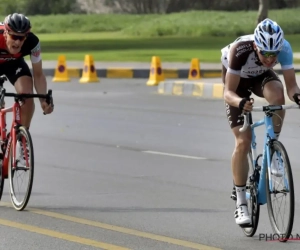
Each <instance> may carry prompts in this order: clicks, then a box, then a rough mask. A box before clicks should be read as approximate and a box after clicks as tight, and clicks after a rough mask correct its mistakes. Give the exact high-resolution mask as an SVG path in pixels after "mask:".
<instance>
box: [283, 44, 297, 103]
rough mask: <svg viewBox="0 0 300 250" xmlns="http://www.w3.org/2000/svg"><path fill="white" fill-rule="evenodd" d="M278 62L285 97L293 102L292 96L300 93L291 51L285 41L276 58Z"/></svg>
mask: <svg viewBox="0 0 300 250" xmlns="http://www.w3.org/2000/svg"><path fill="white" fill-rule="evenodd" d="M278 61H279V62H280V64H281V69H282V74H283V78H284V82H285V86H286V91H287V95H288V97H289V98H290V100H292V101H294V98H293V95H294V94H295V93H300V89H299V87H298V85H297V81H296V76H295V70H294V65H293V50H292V47H291V45H290V44H289V42H288V41H286V40H285V41H284V44H283V48H282V51H281V52H280V54H279V56H278Z"/></svg>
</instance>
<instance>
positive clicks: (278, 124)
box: [253, 70, 285, 177]
mask: <svg viewBox="0 0 300 250" xmlns="http://www.w3.org/2000/svg"><path fill="white" fill-rule="evenodd" d="M258 80H259V81H260V83H261V84H260V85H261V87H259V86H258V85H257V84H256V88H255V89H253V92H254V93H255V94H257V95H259V96H261V97H264V98H265V99H266V100H267V101H268V103H269V104H271V105H282V104H284V103H285V99H284V88H283V85H282V83H281V80H280V79H279V77H278V75H277V74H276V73H275V72H274V71H273V70H268V71H266V72H265V73H264V74H262V75H261V76H259V77H258ZM276 114H277V115H274V116H273V117H272V120H273V124H274V132H275V134H276V137H277V139H278V138H279V134H280V131H281V128H282V125H283V120H284V116H285V110H280V111H276ZM278 116H280V117H278ZM271 173H272V174H273V175H275V176H277V177H281V176H282V175H283V168H282V165H281V164H278V159H277V158H276V157H274V158H273V159H272V164H271Z"/></svg>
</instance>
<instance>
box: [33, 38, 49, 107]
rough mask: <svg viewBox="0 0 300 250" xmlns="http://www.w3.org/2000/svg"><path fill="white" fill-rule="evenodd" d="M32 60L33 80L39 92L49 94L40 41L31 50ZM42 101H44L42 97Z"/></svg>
mask: <svg viewBox="0 0 300 250" xmlns="http://www.w3.org/2000/svg"><path fill="white" fill-rule="evenodd" d="M30 60H31V63H32V71H33V80H34V81H33V82H34V88H35V90H36V92H37V94H47V81H46V77H45V75H44V72H43V65H42V57H41V46H40V43H39V41H38V43H37V45H36V46H35V47H34V48H33V49H32V50H31V54H30ZM40 101H41V102H42V101H44V100H43V99H40Z"/></svg>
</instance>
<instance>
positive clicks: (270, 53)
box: [259, 50, 280, 57]
mask: <svg viewBox="0 0 300 250" xmlns="http://www.w3.org/2000/svg"><path fill="white" fill-rule="evenodd" d="M259 53H260V54H261V55H262V56H264V57H276V56H278V54H279V53H280V51H276V52H268V51H262V50H260V51H259Z"/></svg>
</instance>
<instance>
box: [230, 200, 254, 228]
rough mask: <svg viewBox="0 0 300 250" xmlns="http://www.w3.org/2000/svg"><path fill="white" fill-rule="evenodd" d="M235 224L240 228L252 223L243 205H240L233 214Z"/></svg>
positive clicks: (246, 208) (246, 207)
mask: <svg viewBox="0 0 300 250" xmlns="http://www.w3.org/2000/svg"><path fill="white" fill-rule="evenodd" d="M234 218H235V223H236V224H238V225H240V226H245V225H249V224H251V223H252V221H251V218H250V216H249V213H248V206H247V205H245V204H242V205H240V206H239V207H238V208H237V209H236V210H235V212H234Z"/></svg>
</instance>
